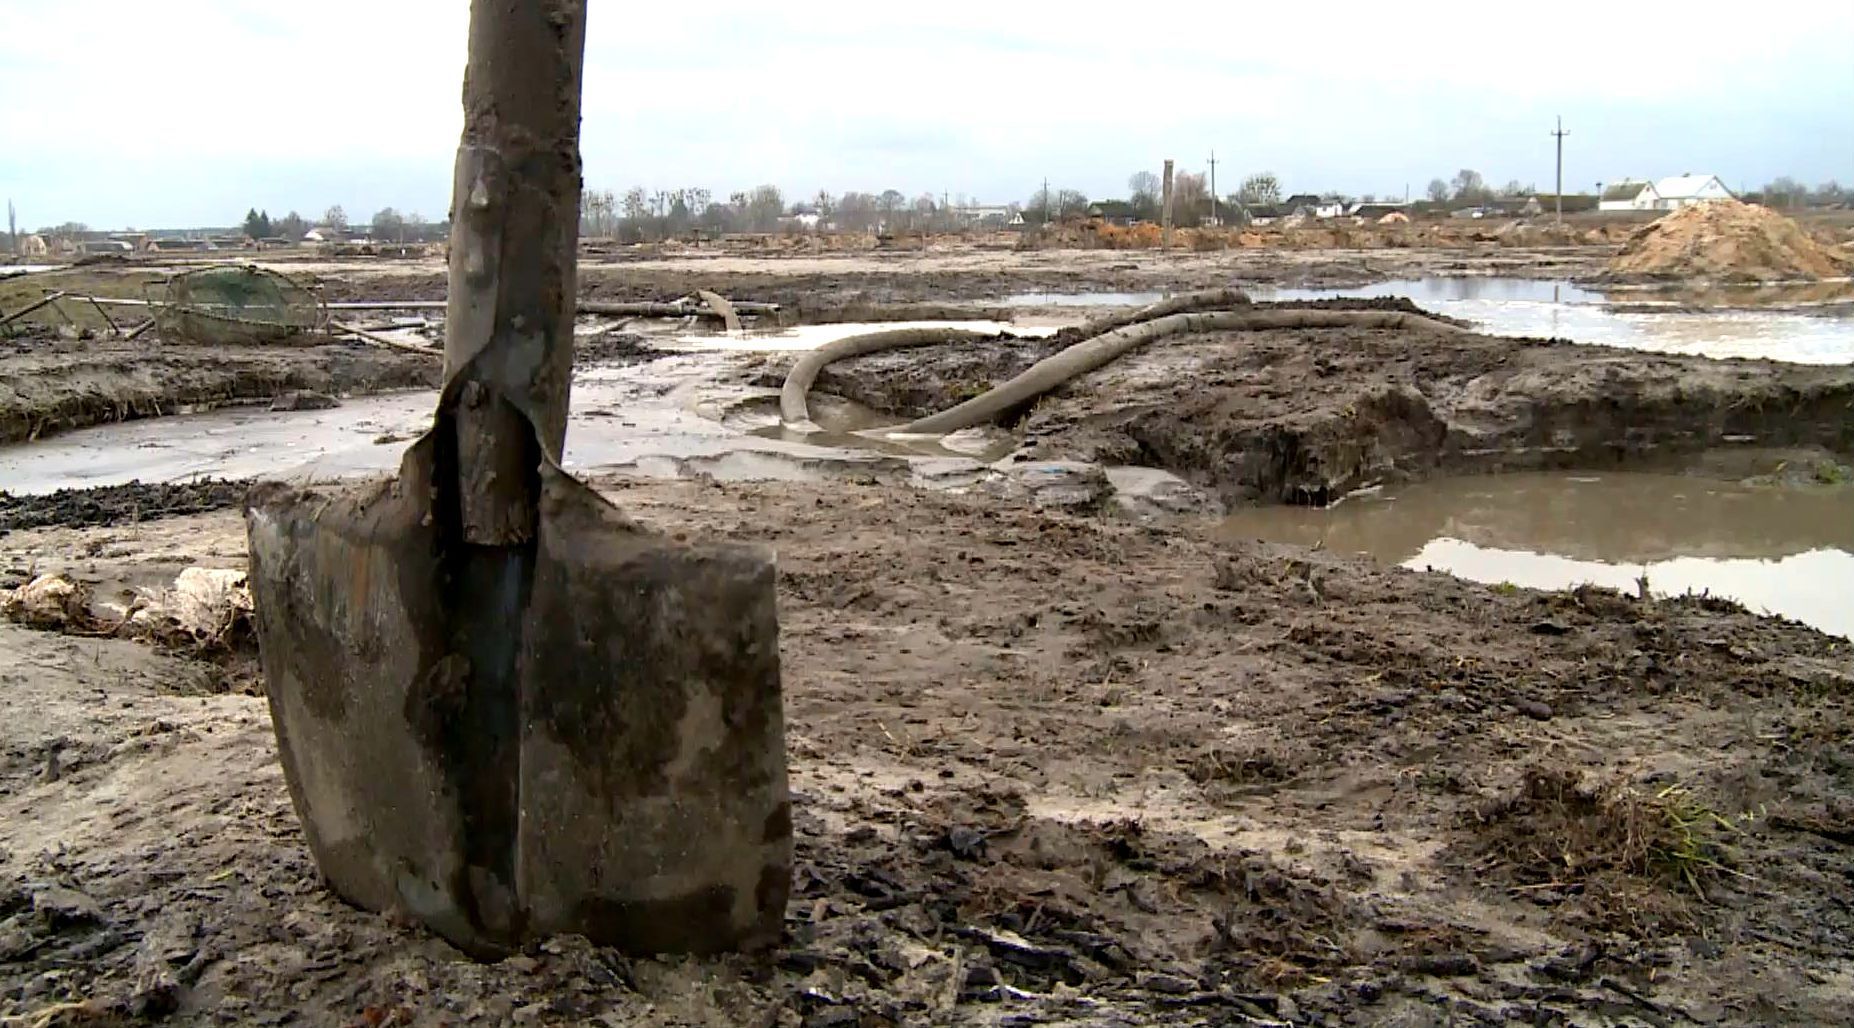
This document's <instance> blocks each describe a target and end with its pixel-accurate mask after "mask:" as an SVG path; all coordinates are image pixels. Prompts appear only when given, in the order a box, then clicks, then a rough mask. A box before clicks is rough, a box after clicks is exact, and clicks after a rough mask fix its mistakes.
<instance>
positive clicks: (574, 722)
mask: <svg viewBox="0 0 1854 1028" xmlns="http://www.w3.org/2000/svg"><path fill="white" fill-rule="evenodd" d="M429 443H430V439H429V437H428V438H427V439H426V440H421V441H420V443H418V444H416V445H415V446H414V447H413V449H412V450H411V451H409V452H408V455H407V458H406V461H405V463H404V465H403V466H402V468H401V471H400V475H399V477H398V478H397V479H395V480H393V481H391V482H389V483H387V484H385V485H377V486H372V487H368V488H364V489H341V490H327V489H316V488H306V489H298V488H293V487H290V486H284V485H280V484H267V485H264V486H260V487H258V488H256V489H254V490H253V493H252V495H251V498H250V499H249V500H248V501H247V510H246V515H247V531H248V535H249V539H250V552H251V582H252V588H253V595H254V599H255V600H256V606H257V622H258V638H259V647H260V655H261V659H262V662H263V666H264V672H265V678H266V682H267V689H268V693H269V700H270V707H271V714H272V720H273V723H274V725H275V728H276V732H277V740H278V747H279V752H280V755H281V758H282V761H283V766H284V772H285V777H286V779H287V780H288V783H289V787H290V796H291V800H292V801H293V803H294V804H295V806H296V810H297V813H298V815H299V817H300V818H301V819H302V822H303V826H304V831H305V834H306V835H307V837H308V841H309V845H310V848H311V850H312V852H313V853H314V855H315V858H316V862H317V864H318V866H319V867H320V868H321V870H322V872H323V874H324V876H325V877H326V878H327V879H328V881H329V883H330V884H331V886H333V888H334V889H335V891H336V892H338V893H339V894H340V895H342V896H343V897H345V898H346V899H347V900H349V901H350V902H353V903H355V904H356V905H358V906H361V907H365V908H368V909H372V910H379V911H392V912H396V913H398V914H401V915H404V916H408V917H411V918H413V919H415V920H417V921H419V922H421V923H423V924H424V925H426V926H427V927H429V928H430V929H432V930H433V931H435V932H437V933H438V934H439V935H442V936H443V937H445V938H446V939H447V940H449V941H451V942H452V943H454V944H456V945H457V946H458V947H459V948H461V949H464V950H465V951H466V952H470V953H472V954H475V955H478V956H494V955H496V954H498V953H502V952H506V951H507V950H508V949H510V948H513V947H517V946H520V945H521V944H522V943H524V942H527V941H529V940H531V939H535V938H541V937H545V936H548V935H553V934H558V933H564V932H576V933H581V934H584V935H586V936H588V937H589V938H591V939H592V940H593V941H595V942H598V943H601V944H608V945H615V946H619V947H622V948H624V949H626V950H628V951H631V952H698V953H699V952H716V951H723V950H733V949H751V948H758V947H763V946H767V945H771V944H773V943H775V942H777V941H778V938H779V934H780V928H781V925H782V923H783V917H784V909H785V902H786V897H787V893H788V891H789V887H790V878H791V814H790V810H791V808H790V802H789V795H788V791H787V785H786V765H785V742H784V719H783V711H782V707H781V693H780V681H779V663H778V660H779V655H778V620H777V614H776V608H775V603H774V577H773V570H772V561H771V558H770V556H769V555H768V554H766V553H765V552H763V551H760V550H756V549H752V548H747V547H735V546H685V545H679V544H675V543H672V542H670V541H669V540H666V539H664V538H663V537H661V536H658V535H655V534H653V533H650V532H646V531H643V530H641V529H639V528H637V527H636V526H634V525H632V524H631V523H629V522H628V521H627V520H626V519H625V518H624V517H623V515H621V514H620V513H619V512H618V511H617V510H616V509H615V508H613V507H612V506H611V505H610V504H609V503H608V502H606V501H605V500H604V499H603V498H602V497H600V496H599V495H598V494H596V493H594V492H593V491H592V490H590V489H588V488H587V487H586V486H584V485H583V484H581V483H579V482H578V481H577V480H575V479H573V478H572V477H571V476H569V475H567V474H565V473H564V472H561V471H559V470H558V469H555V468H552V467H551V466H549V467H547V468H544V469H543V473H542V492H541V504H540V517H539V526H538V540H537V541H536V543H534V544H533V545H532V546H531V547H529V548H528V549H527V551H525V552H524V553H522V554H521V555H520V556H519V557H518V558H517V559H513V560H511V561H506V562H504V563H498V564H492V565H491V568H492V571H494V572H495V574H497V575H500V574H502V571H503V569H505V568H515V569H516V571H515V572H513V573H514V574H517V575H519V576H520V577H522V578H523V584H522V587H521V588H519V589H512V590H511V591H510V595H511V596H513V597H517V598H518V602H515V603H513V604H512V605H511V606H509V607H508V610H509V614H508V616H506V617H499V618H492V617H490V616H489V615H488V613H486V612H489V611H493V610H495V609H496V607H497V605H496V604H495V603H489V604H485V603H483V602H481V600H480V597H472V598H471V599H470V601H469V602H466V601H465V600H464V598H461V597H460V596H458V595H457V594H458V593H461V592H471V591H480V590H479V585H478V584H473V583H481V582H482V581H484V580H485V579H484V577H483V576H482V574H481V573H480V572H481V566H480V565H475V567H476V570H475V571H472V570H471V567H472V565H470V564H469V563H468V560H466V561H465V562H464V563H463V564H460V562H459V556H458V554H457V553H456V552H453V551H451V550H448V549H447V548H446V544H445V543H444V541H443V540H442V539H441V538H440V532H439V530H438V529H437V528H435V527H434V522H435V520H436V519H434V517H433V516H432V512H431V508H432V497H433V491H432V488H431V485H432V476H431V468H432V461H431V459H430V458H431V453H432V450H431V447H430V445H429ZM464 549H468V548H464ZM469 559H476V558H469ZM460 569H461V570H460ZM490 580H492V581H493V580H495V578H494V576H493V575H492V577H491V579H490ZM485 621H493V623H472V622H485ZM485 639H493V640H498V641H500V642H499V643H498V644H493V645H485V644H484V640H485ZM501 643H506V644H507V645H508V646H512V647H516V648H515V649H514V650H513V651H512V652H513V653H514V659H513V661H512V664H510V665H505V664H504V662H501V661H498V660H493V659H487V658H486V657H485V656H484V654H485V653H490V654H493V653H495V652H496V651H499V650H501V649H502V648H503V647H502V645H501ZM485 665H495V666H488V667H486V666H485Z"/></svg>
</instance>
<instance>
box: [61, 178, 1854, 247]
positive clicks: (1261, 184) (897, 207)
mask: <svg viewBox="0 0 1854 1028" xmlns="http://www.w3.org/2000/svg"><path fill="white" fill-rule="evenodd" d="M1162 191H1163V183H1162V182H1161V180H1160V178H1159V176H1158V175H1157V174H1155V173H1153V172H1151V171H1138V172H1134V173H1133V174H1132V175H1131V176H1129V177H1128V179H1127V196H1126V198H1125V199H1118V198H1105V199H1100V200H1093V199H1090V197H1089V196H1088V194H1087V193H1085V192H1083V191H1081V190H1079V189H1073V188H1054V187H1049V186H1044V187H1041V188H1038V189H1037V190H1035V191H1034V192H1032V193H1031V194H1030V197H1029V199H1028V200H1026V201H1024V202H1023V203H1009V204H1005V205H1003V211H1004V212H1005V214H1006V216H1007V217H1009V216H1013V215H1022V217H1023V219H1024V221H1025V223H1027V224H1030V225H1038V224H1043V223H1045V222H1053V221H1061V220H1068V219H1075V218H1085V217H1089V216H1091V215H1093V214H1095V213H1110V212H1111V213H1113V214H1115V215H1117V216H1122V217H1126V218H1130V219H1132V220H1135V221H1158V220H1159V219H1160V216H1161V210H1160V208H1161V206H1162V204H1163V197H1162V196H1161V193H1162ZM1309 195H1315V196H1318V197H1319V199H1320V200H1321V202H1324V203H1352V202H1360V203H1374V202H1377V201H1378V199H1379V198H1378V196H1377V195H1376V194H1372V193H1365V194H1363V195H1360V196H1351V195H1347V194H1343V193H1338V192H1334V191H1330V190H1329V191H1324V192H1319V193H1310V194H1309ZM1536 195H1538V190H1537V188H1536V187H1534V186H1532V185H1529V184H1524V183H1521V182H1520V181H1519V180H1517V179H1514V180H1511V181H1509V182H1507V183H1506V185H1504V186H1502V187H1498V188H1496V187H1493V186H1491V185H1489V184H1488V182H1487V181H1486V179H1485V178H1484V177H1483V176H1482V175H1481V173H1480V172H1478V171H1475V170H1473V169H1472V168H1463V169H1461V170H1460V171H1458V172H1456V173H1455V175H1454V176H1453V177H1452V178H1449V179H1443V178H1434V179H1431V180H1430V182H1429V185H1428V188H1427V189H1426V190H1425V196H1426V197H1427V199H1428V200H1429V201H1430V202H1431V203H1433V204H1438V205H1452V206H1470V205H1474V204H1481V203H1488V202H1492V201H1494V200H1499V199H1524V198H1526V197H1530V196H1536ZM1286 196H1287V193H1286V190H1285V189H1284V187H1283V186H1282V183H1281V179H1280V178H1279V177H1278V176H1277V175H1275V174H1274V173H1273V172H1270V171H1261V172H1256V173H1253V174H1250V175H1246V176H1244V177H1243V178H1242V179H1241V181H1240V183H1239V184H1238V186H1237V189H1236V191H1235V192H1232V193H1229V194H1227V195H1225V196H1223V197H1220V198H1217V199H1216V200H1215V201H1214V202H1213V200H1212V197H1211V191H1210V183H1209V178H1208V176H1207V175H1206V174H1205V173H1203V172H1198V171H1182V170H1181V171H1176V172H1174V173H1173V175H1172V221H1173V223H1174V224H1176V225H1178V226H1180V227H1182V228H1193V227H1197V226H1201V225H1204V224H1208V223H1209V222H1210V221H1211V219H1212V218H1213V217H1216V218H1219V219H1220V220H1222V221H1224V222H1225V223H1228V222H1231V221H1239V220H1245V219H1246V217H1247V216H1248V214H1249V213H1250V212H1254V211H1258V210H1272V209H1273V208H1276V207H1278V206H1279V205H1280V204H1281V203H1282V202H1283V200H1284V199H1285V198H1286ZM1745 198H1746V199H1753V200H1757V201H1759V202H1761V203H1765V204H1768V205H1770V206H1773V207H1781V208H1803V207H1810V206H1830V205H1834V204H1845V203H1849V202H1854V191H1850V190H1847V189H1844V188H1843V187H1842V186H1841V185H1840V184H1839V183H1837V182H1835V181H1834V180H1830V181H1828V182H1825V183H1823V184H1821V185H1819V186H1817V187H1815V188H1814V189H1811V188H1809V187H1808V186H1805V185H1802V184H1801V183H1799V182H1798V181H1797V180H1796V179H1794V178H1791V177H1789V176H1784V177H1781V178H1778V179H1776V180H1774V181H1772V182H1770V183H1769V184H1767V185H1765V186H1764V187H1763V189H1761V190H1759V191H1757V192H1755V193H1749V194H1746V196H1745ZM1385 199H1386V200H1389V199H1392V198H1390V197H1386V198H1385ZM975 206H976V205H974V204H972V203H969V202H968V200H967V198H966V197H965V196H963V195H961V196H959V197H958V198H957V199H956V200H955V199H953V198H950V197H947V196H945V195H942V196H939V197H936V196H934V195H933V194H932V193H922V194H920V195H918V196H916V197H913V198H912V199H910V198H909V197H907V196H906V195H904V194H903V193H902V192H901V191H900V190H896V189H885V190H882V191H881V192H879V193H869V192H859V191H854V190H853V191H850V192H846V193H844V194H842V195H840V196H838V195H833V194H831V193H830V192H829V191H827V190H819V191H818V192H817V193H815V194H812V195H810V196H807V197H804V198H802V199H798V200H794V201H791V202H788V201H787V199H786V197H785V194H784V193H783V192H782V191H781V190H780V189H779V187H777V186H773V185H761V186H756V187H754V188H752V189H749V190H743V191H739V192H734V193H730V194H728V196H727V198H726V199H717V198H716V197H715V195H714V194H713V193H712V192H711V191H710V190H707V189H704V188H701V187H691V188H685V189H669V190H664V189H659V190H654V191H653V190H647V189H645V188H644V187H643V186H633V187H631V188H630V189H627V190H625V191H624V192H623V193H622V194H620V193H617V192H615V191H613V190H610V189H588V190H585V191H584V192H583V193H582V194H581V197H580V234H581V235H583V236H587V237H593V238H617V239H620V240H622V241H625V242H643V241H656V240H662V239H669V238H676V237H683V236H687V235H689V234H691V233H695V232H700V233H703V234H705V235H710V236H718V235H725V234H728V233H735V232H762V233H763V232H777V231H782V230H789V231H811V230H814V229H820V228H822V229H828V230H831V231H839V232H868V231H884V230H885V231H898V232H943V231H953V230H956V229H958V228H962V227H965V226H966V225H967V224H968V223H969V222H970V221H971V220H972V217H971V216H972V210H973V209H974V207H975ZM992 209H993V208H987V210H992ZM318 226H320V227H327V228H331V229H334V230H335V231H336V232H338V233H341V234H343V235H345V234H347V233H348V231H349V230H350V228H351V225H350V223H349V220H348V216H347V212H346V211H344V210H343V209H342V207H341V205H340V204H336V205H334V206H332V207H330V208H328V209H327V210H326V211H324V212H323V214H322V219H321V221H320V222H319V223H317V225H314V226H312V225H311V224H310V223H309V222H307V221H305V220H304V219H303V218H302V216H300V215H299V214H297V212H295V211H291V212H289V213H288V214H286V215H284V216H283V217H281V218H277V219H272V218H271V216H270V213H269V212H268V211H265V210H260V209H258V208H255V207H254V208H252V209H250V210H249V211H247V212H246V213H245V219H244V224H243V228H244V233H245V235H247V236H249V237H251V238H252V239H269V238H279V237H280V238H283V239H288V240H291V241H293V242H294V241H298V240H301V239H302V238H303V236H304V235H306V234H307V233H308V232H309V230H310V229H311V228H312V227H318ZM367 226H368V228H369V229H370V234H371V236H372V238H374V239H376V240H382V241H391V242H409V241H418V240H422V239H425V238H427V237H428V236H429V235H430V234H431V230H432V229H433V228H442V223H441V224H440V225H438V226H433V225H432V224H431V223H429V222H427V221H426V220H425V219H424V218H423V217H421V216H420V215H419V214H417V213H416V212H411V213H403V214H402V213H400V212H399V211H397V210H395V209H394V208H392V207H384V208H381V209H380V210H379V211H377V212H375V213H374V215H373V217H372V219H370V220H369V222H368V223H367ZM72 227H74V226H70V225H65V226H59V227H58V228H57V229H46V230H41V231H42V232H45V233H46V234H48V235H49V234H57V233H61V232H65V231H68V230H69V229H71V228H72ZM75 227H77V228H78V229H79V230H81V229H82V226H75Z"/></svg>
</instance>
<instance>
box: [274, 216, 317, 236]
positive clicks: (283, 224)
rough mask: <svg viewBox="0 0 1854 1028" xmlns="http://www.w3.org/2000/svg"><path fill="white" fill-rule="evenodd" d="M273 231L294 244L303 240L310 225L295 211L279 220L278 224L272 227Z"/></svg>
mask: <svg viewBox="0 0 1854 1028" xmlns="http://www.w3.org/2000/svg"><path fill="white" fill-rule="evenodd" d="M271 230H272V231H273V232H275V233H276V234H278V235H280V236H282V237H283V238H285V239H288V240H289V241H290V242H292V243H294V242H296V241H298V240H300V239H302V237H303V236H304V234H306V233H307V232H308V231H309V223H308V222H306V221H304V220H303V216H302V215H300V214H298V213H296V212H295V211H291V212H290V213H288V214H286V215H284V216H283V217H281V218H278V219H277V220H276V222H275V223H273V224H272V225H271Z"/></svg>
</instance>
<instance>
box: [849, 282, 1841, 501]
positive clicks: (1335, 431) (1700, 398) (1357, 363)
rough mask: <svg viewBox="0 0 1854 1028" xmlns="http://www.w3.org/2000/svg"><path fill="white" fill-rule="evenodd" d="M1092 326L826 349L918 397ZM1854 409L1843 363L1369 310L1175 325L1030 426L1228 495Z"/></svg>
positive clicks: (1822, 419) (1835, 421)
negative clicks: (1412, 319)
mask: <svg viewBox="0 0 1854 1028" xmlns="http://www.w3.org/2000/svg"><path fill="white" fill-rule="evenodd" d="M1326 303H1327V305H1330V306H1340V307H1350V306H1353V305H1355V304H1359V303H1369V304H1372V305H1374V306H1386V305H1388V306H1392V307H1395V308H1397V309H1414V308H1412V307H1409V306H1408V301H1399V300H1376V301H1345V300H1339V301H1327V302H1326ZM1074 338H1075V336H1074V334H1073V333H1067V334H1063V335H1059V336H1057V337H1055V338H1054V339H1052V340H1049V341H1044V342H1034V341H1032V342H1023V343H1011V342H997V343H985V344H978V345H968V346H960V347H939V348H927V349H920V350H910V351H906V352H900V353H891V354H877V355H872V356H867V357H861V358H856V359H853V360H849V361H844V362H841V363H839V364H835V365H832V366H831V367H830V368H828V369H826V371H825V373H824V374H823V375H822V376H820V378H819V383H818V386H817V389H818V390H820V391H825V392H833V393H836V394H838V395H841V396H844V397H846V398H848V399H850V400H853V401H855V402H857V403H860V404H863V405H865V406H867V407H871V408H874V409H876V410H881V411H887V412H890V413H893V414H895V415H896V416H897V417H898V418H912V417H918V416H923V415H925V414H928V413H932V412H935V411H939V410H943V409H946V408H948V407H951V406H953V405H954V404H956V403H959V402H961V401H963V400H965V399H967V398H969V397H971V396H975V395H977V394H979V393H980V392H983V391H984V390H986V389H989V388H990V387H991V386H992V385H994V384H996V383H997V382H1000V381H1003V380H1004V379H1007V378H1009V377H1010V376H1012V375H1014V374H1016V373H1017V372H1019V371H1021V370H1023V369H1024V368H1026V367H1028V366H1029V365H1030V364H1031V363H1033V362H1034V361H1036V360H1038V359H1040V358H1041V357H1043V356H1047V354H1048V353H1050V352H1053V351H1054V350H1055V349H1058V348H1060V347H1061V346H1062V345H1064V344H1066V343H1068V342H1071V341H1073V339H1074ZM1851 413H1854V368H1849V367H1848V366H1845V365H1841V366H1826V367H1816V366H1803V365H1794V364H1783V363H1778V362H1774V361H1746V360H1737V361H1713V360H1708V359H1705V358H1701V357H1683V356H1672V355H1658V354H1648V353H1642V352H1639V351H1631V350H1621V349H1611V348H1607V347H1599V346H1584V345H1576V344H1572V343H1569V342H1565V341H1561V340H1509V339H1499V338H1493V337H1488V336H1481V335H1454V334H1443V333H1425V332H1400V331H1390V330H1376V329H1352V330H1302V331H1275V332H1256V333H1240V334H1238V333H1223V334H1210V335H1202V336H1194V337H1188V338H1184V339H1177V340H1167V341H1164V342H1163V343H1161V344H1159V345H1156V346H1152V347H1147V348H1144V349H1142V350H1139V351H1136V352H1135V353H1133V354H1131V355H1129V356H1127V357H1124V358H1122V359H1120V360H1118V361H1116V362H1114V363H1113V364H1110V365H1108V366H1107V367H1104V368H1102V369H1101V370H1099V371H1096V372H1094V373H1092V374H1090V375H1087V376H1084V377H1083V378H1081V379H1078V380H1076V381H1074V382H1071V383H1069V384H1068V385H1067V386H1065V387H1064V388H1062V389H1061V390H1058V391H1057V392H1055V393H1052V394H1050V395H1048V396H1046V397H1044V398H1043V399H1041V400H1039V401H1038V402H1037V404H1036V405H1035V407H1034V409H1032V410H1030V411H1027V412H1023V413H1022V414H1021V416H1020V417H1019V419H1018V421H1017V427H1018V428H1019V430H1020V431H1021V433H1022V435H1023V439H1024V446H1023V448H1022V449H1021V450H1020V451H1019V453H1020V455H1021V456H1023V457H1025V458H1034V459H1040V460H1085V461H1093V462H1099V463H1105V464H1134V465H1142V466H1149V467H1156V468H1162V469H1164V470H1167V471H1170V472H1173V473H1175V474H1177V475H1179V476H1181V477H1183V478H1185V479H1187V480H1188V481H1190V482H1192V483H1193V484H1196V485H1198V486H1200V487H1202V488H1205V489H1207V490H1210V491H1212V492H1214V493H1215V494H1216V495H1217V496H1218V497H1220V498H1221V499H1222V501H1223V502H1224V503H1225V504H1228V505H1238V504H1244V503H1300V504H1312V505H1316V506H1320V505H1325V504H1327V503H1330V502H1332V501H1333V500H1336V499H1338V498H1339V497H1341V496H1343V495H1345V494H1346V493H1347V492H1350V491H1352V490H1354V489H1358V488H1362V487H1366V486H1370V485H1374V484H1379V483H1394V482H1406V481H1413V480H1419V479H1423V478H1429V477H1434V476H1439V475H1446V474H1463V473H1474V474H1478V473H1487V472H1497V471H1516V470H1543V469H1567V468H1613V467H1620V466H1642V465H1646V464H1651V463H1654V462H1665V461H1672V460H1676V459H1680V458H1684V457H1691V456H1694V455H1697V454H1700V453H1703V452H1704V451H1707V450H1709V449H1713V448H1718V447H1730V446H1741V445H1747V444H1755V445H1758V446H1762V447H1820V448H1822V449H1823V450H1826V451H1828V452H1829V453H1832V454H1840V455H1843V456H1845V455H1847V454H1850V453H1854V416H1850V415H1851Z"/></svg>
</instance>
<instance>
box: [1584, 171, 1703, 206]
mask: <svg viewBox="0 0 1854 1028" xmlns="http://www.w3.org/2000/svg"><path fill="white" fill-rule="evenodd" d="M1733 196H1734V194H1733V193H1732V191H1731V190H1730V189H1727V188H1726V187H1725V183H1724V182H1721V181H1719V176H1717V175H1670V176H1669V177H1667V178H1663V179H1657V180H1655V181H1653V182H1647V181H1641V180H1637V179H1623V180H1622V181H1620V182H1616V183H1613V184H1611V185H1610V186H1609V187H1608V188H1607V189H1604V190H1603V196H1602V199H1600V200H1598V201H1597V209H1598V210H1600V211H1671V210H1675V209H1676V208H1680V207H1687V206H1691V205H1692V204H1696V203H1705V202H1706V201H1708V200H1729V199H1732V198H1733Z"/></svg>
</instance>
